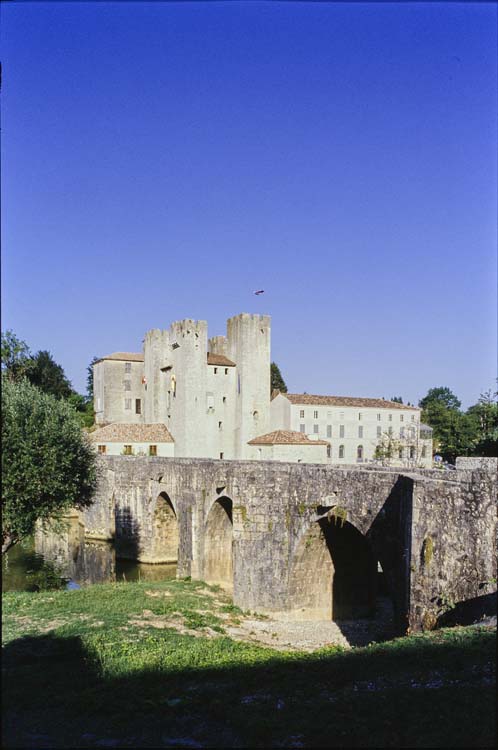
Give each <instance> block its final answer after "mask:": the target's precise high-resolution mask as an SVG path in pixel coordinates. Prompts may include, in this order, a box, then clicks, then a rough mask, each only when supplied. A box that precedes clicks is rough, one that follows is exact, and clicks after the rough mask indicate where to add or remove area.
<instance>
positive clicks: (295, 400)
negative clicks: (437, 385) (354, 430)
mask: <svg viewBox="0 0 498 750" xmlns="http://www.w3.org/2000/svg"><path fill="white" fill-rule="evenodd" d="M276 395H279V394H276ZM280 395H282V396H285V398H287V399H289V401H290V402H291V404H302V405H306V404H308V405H309V406H364V407H370V408H373V409H403V410H406V409H408V410H410V409H411V410H413V411H420V409H419V407H418V406H408V405H407V404H399V403H398V402H397V401H385V399H383V398H358V397H356V396H314V395H313V394H311V393H281V394H280ZM273 398H275V396H274V397H273Z"/></svg>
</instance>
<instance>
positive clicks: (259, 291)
mask: <svg viewBox="0 0 498 750" xmlns="http://www.w3.org/2000/svg"><path fill="white" fill-rule="evenodd" d="M264 293H265V290H264V289H258V291H257V292H254V294H264Z"/></svg>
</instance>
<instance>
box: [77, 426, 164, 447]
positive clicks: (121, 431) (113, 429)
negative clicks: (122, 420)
mask: <svg viewBox="0 0 498 750" xmlns="http://www.w3.org/2000/svg"><path fill="white" fill-rule="evenodd" d="M90 440H91V441H92V442H93V443H126V442H129V443H174V442H175V441H174V440H173V438H172V437H171V433H170V432H169V430H168V428H167V427H166V425H164V424H119V423H117V422H114V423H113V424H108V425H106V426H105V427H100V428H99V429H97V430H95V431H94V432H91V433H90Z"/></svg>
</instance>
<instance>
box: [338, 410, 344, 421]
mask: <svg viewBox="0 0 498 750" xmlns="http://www.w3.org/2000/svg"><path fill="white" fill-rule="evenodd" d="M339 419H341V420H342V419H344V412H343V411H340V412H339Z"/></svg>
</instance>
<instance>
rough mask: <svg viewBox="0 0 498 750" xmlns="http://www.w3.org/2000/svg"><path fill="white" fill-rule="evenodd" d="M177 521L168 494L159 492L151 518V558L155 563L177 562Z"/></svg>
mask: <svg viewBox="0 0 498 750" xmlns="http://www.w3.org/2000/svg"><path fill="white" fill-rule="evenodd" d="M178 543H179V533H178V519H177V515H176V510H175V507H174V505H173V502H172V500H171V498H170V497H169V495H168V493H167V492H165V491H164V490H163V491H161V492H160V493H159V494H158V496H157V498H156V502H155V505H154V513H153V517H152V557H153V559H154V561H155V562H157V563H166V562H171V563H174V562H177V561H178Z"/></svg>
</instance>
